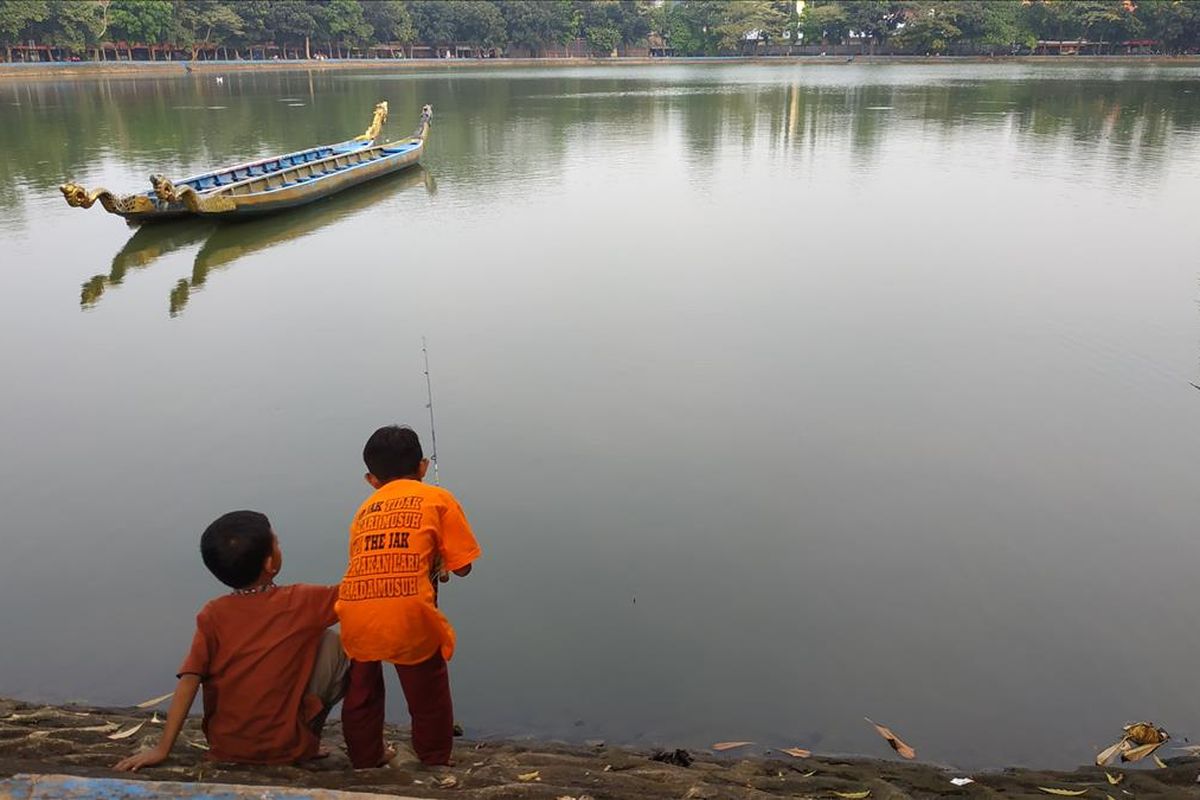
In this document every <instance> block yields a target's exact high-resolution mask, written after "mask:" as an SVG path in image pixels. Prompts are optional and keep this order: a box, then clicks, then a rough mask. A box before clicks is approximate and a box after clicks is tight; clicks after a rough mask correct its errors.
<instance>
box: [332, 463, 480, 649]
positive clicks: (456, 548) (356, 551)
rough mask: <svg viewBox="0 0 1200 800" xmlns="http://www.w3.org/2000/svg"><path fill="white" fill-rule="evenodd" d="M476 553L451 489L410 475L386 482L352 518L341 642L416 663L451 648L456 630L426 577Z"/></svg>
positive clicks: (340, 611)
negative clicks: (439, 567) (434, 566)
mask: <svg viewBox="0 0 1200 800" xmlns="http://www.w3.org/2000/svg"><path fill="white" fill-rule="evenodd" d="M478 557H479V545H478V544H477V543H476V542H475V536H474V534H472V533H471V526H470V525H468V524H467V517H466V515H465V514H463V510H462V506H460V505H459V504H458V501H457V500H455V499H454V495H452V494H450V492H448V491H446V490H445V489H442V488H441V487H438V486H429V485H427V484H424V483H421V482H420V481H414V480H407V479H401V480H395V481H391V482H389V483H386V484H384V485H383V486H382V487H380V488H379V489H378V490H377V491H376V492H375V493H374V494H372V495H371V496H370V497H369V498H367V500H366V502H364V503H363V504H362V506H361V507H360V508H359V509H358V513H357V514H355V515H354V520H353V521H352V522H351V523H350V563H349V565H348V566H347V568H346V575H345V577H343V578H342V587H341V592H340V593H339V595H338V602H337V613H338V617H339V618H340V619H341V621H342V646H343V647H344V648H345V649H346V653H347V655H349V656H350V657H351V658H353V659H357V660H358V661H391V662H392V663H394V664H420V663H421V662H422V661H426V660H428V659H429V658H431V657H432V656H433V655H434V653H436V652H438V650H439V649H440V650H441V653H442V656H443V657H444V658H445V659H447V660H449V659H450V657H451V656H453V655H454V629H453V628H451V627H450V623H449V622H448V621H447V620H446V617H445V616H443V615H442V612H441V611H439V610H438V608H437V604H436V602H435V597H434V586H433V583H432V582H431V581H430V579H429V576H430V572H431V570H432V568H433V565H434V564H435V563H436V562H437V560H438V559H440V560H441V568H442V569H444V570H447V571H450V570H456V569H462V568H463V567H465V566H466V565H467V564H470V563H471V562H472V561H474V560H475V559H476V558H478Z"/></svg>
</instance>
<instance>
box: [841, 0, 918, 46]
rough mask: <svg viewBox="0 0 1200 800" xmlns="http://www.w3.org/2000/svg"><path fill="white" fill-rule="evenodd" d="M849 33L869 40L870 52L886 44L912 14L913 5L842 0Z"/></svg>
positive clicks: (881, 0) (888, 0)
mask: <svg viewBox="0 0 1200 800" xmlns="http://www.w3.org/2000/svg"><path fill="white" fill-rule="evenodd" d="M841 5H842V8H844V9H845V11H846V23H847V25H848V27H849V29H850V30H851V31H853V32H854V33H856V34H857V35H858V36H861V37H863V38H865V39H867V40H869V42H870V45H871V50H872V51H874V49H875V45H877V44H882V43H883V42H886V41H887V40H888V38H889V37H891V35H892V34H893V33H894V32H895V31H896V29H897V28H899V27H900V25H902V24H903V23H904V22H905V21H906V20H907V19H908V18H909V16H910V15H911V14H912V11H913V9H914V6H915V5H916V4H915V3H912V2H904V0H842V3H841Z"/></svg>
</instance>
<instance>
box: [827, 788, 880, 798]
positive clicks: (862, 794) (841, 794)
mask: <svg viewBox="0 0 1200 800" xmlns="http://www.w3.org/2000/svg"><path fill="white" fill-rule="evenodd" d="M834 794H836V795H837V796H838V797H844V798H846V800H863V798H865V797H870V796H871V790H870V789H867V790H866V791H862V792H834Z"/></svg>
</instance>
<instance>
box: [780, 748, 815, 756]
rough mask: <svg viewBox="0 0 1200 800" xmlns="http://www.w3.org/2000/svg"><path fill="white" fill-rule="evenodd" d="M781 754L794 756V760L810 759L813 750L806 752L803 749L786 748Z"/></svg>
mask: <svg viewBox="0 0 1200 800" xmlns="http://www.w3.org/2000/svg"><path fill="white" fill-rule="evenodd" d="M779 752H781V753H787V754H788V755H789V756H792V757H793V758H808V757H809V756H811V755H812V751H811V750H805V749H804V748H803V747H785V748H783V749H782V750H780V751H779Z"/></svg>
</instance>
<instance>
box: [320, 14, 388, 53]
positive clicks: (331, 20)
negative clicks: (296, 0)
mask: <svg viewBox="0 0 1200 800" xmlns="http://www.w3.org/2000/svg"><path fill="white" fill-rule="evenodd" d="M311 8H312V11H311V13H312V15H313V19H314V20H315V21H316V23H317V35H318V36H319V37H320V38H321V39H322V40H324V41H325V43H326V44H328V45H329V49H330V51H331V52H336V54H337V55H338V56H339V57H340V56H341V54H342V52H341V51H342V48H343V47H344V46H345V45H350V46H351V47H355V46H359V45H363V44H366V43H367V42H369V41H370V40H371V34H372V33H374V29H373V28H372V27H371V24H370V23H368V22H367V21H366V19H364V17H363V7H362V4H361V3H359V2H358V0H317V2H314V3H312V6H311Z"/></svg>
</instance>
